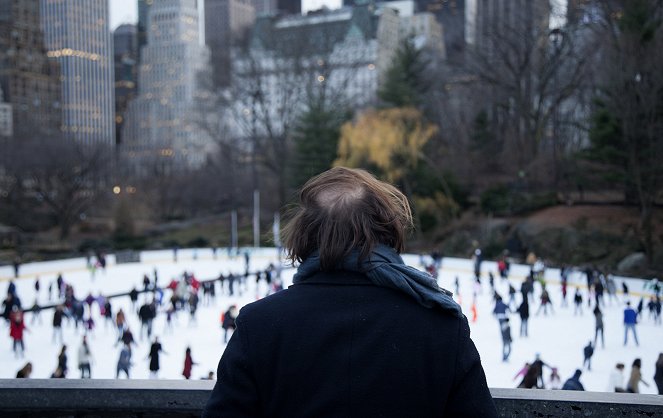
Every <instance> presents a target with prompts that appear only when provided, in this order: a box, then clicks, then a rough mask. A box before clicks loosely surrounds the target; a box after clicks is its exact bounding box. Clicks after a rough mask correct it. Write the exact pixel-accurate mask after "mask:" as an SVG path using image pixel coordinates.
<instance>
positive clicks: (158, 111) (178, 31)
mask: <svg viewBox="0 0 663 418" xmlns="http://www.w3.org/2000/svg"><path fill="white" fill-rule="evenodd" d="M198 16H199V14H198V2H197V1H196V0H158V1H155V2H154V3H153V4H152V6H151V7H150V10H149V18H148V21H149V29H148V32H147V45H145V46H144V47H143V49H142V52H141V62H140V67H139V70H138V96H137V97H136V99H134V100H133V101H132V102H131V103H130V104H129V109H128V110H127V120H126V125H125V129H124V133H123V137H124V141H125V144H126V146H127V151H129V155H130V156H134V157H135V160H134V162H135V163H136V164H138V165H145V164H151V163H152V162H154V161H159V163H158V164H159V166H164V167H165V166H168V167H172V168H176V167H197V166H200V165H202V164H203V163H204V162H205V159H206V156H207V154H208V153H209V152H210V150H211V148H212V147H211V145H212V144H211V141H210V140H209V139H208V136H207V135H205V132H204V131H202V130H201V129H200V127H199V125H198V124H197V120H196V118H197V114H198V112H197V111H198V110H199V108H198V107H197V106H198V105H199V100H198V99H199V95H200V94H201V85H202V84H203V83H201V77H203V76H204V75H205V74H206V73H208V62H209V51H208V49H207V48H206V47H205V46H204V45H203V41H202V39H200V30H199V29H200V27H199V21H198Z"/></svg>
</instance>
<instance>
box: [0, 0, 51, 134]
mask: <svg viewBox="0 0 663 418" xmlns="http://www.w3.org/2000/svg"><path fill="white" fill-rule="evenodd" d="M39 10H40V3H39V0H0V90H2V92H3V95H4V101H5V102H6V105H5V108H4V109H5V111H7V109H9V108H11V111H12V115H11V119H12V121H13V129H12V130H13V134H14V135H15V136H19V137H21V138H22V139H27V138H30V137H34V136H52V135H55V134H57V133H58V132H59V131H60V121H61V110H60V80H59V72H58V65H57V63H56V62H55V61H54V60H52V59H49V58H48V57H47V56H46V53H45V48H44V37H43V33H42V31H41V27H40V25H39V21H40V12H39ZM7 106H9V107H7Z"/></svg>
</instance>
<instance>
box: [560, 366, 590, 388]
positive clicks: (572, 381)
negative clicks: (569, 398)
mask: <svg viewBox="0 0 663 418" xmlns="http://www.w3.org/2000/svg"><path fill="white" fill-rule="evenodd" d="M581 374H582V370H580V369H576V372H575V373H574V374H573V377H571V378H569V379H568V380H567V381H566V382H564V386H562V390H585V387H584V386H583V385H582V383H580V375H581Z"/></svg>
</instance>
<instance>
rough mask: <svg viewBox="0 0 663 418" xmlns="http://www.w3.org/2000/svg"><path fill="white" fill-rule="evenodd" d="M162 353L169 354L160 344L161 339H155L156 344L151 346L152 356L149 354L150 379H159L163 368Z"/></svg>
mask: <svg viewBox="0 0 663 418" xmlns="http://www.w3.org/2000/svg"><path fill="white" fill-rule="evenodd" d="M160 353H163V354H168V353H166V351H165V350H164V349H163V346H162V345H161V343H160V342H159V338H158V337H154V342H153V343H152V345H151V346H150V354H148V357H149V359H150V379H156V378H158V377H159V369H160V368H161V365H160V364H159V354H160Z"/></svg>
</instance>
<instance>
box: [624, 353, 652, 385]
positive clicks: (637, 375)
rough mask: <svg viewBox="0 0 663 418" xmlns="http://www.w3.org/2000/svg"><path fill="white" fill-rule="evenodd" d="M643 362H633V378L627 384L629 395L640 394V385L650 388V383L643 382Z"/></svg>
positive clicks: (637, 360) (638, 360)
mask: <svg viewBox="0 0 663 418" xmlns="http://www.w3.org/2000/svg"><path fill="white" fill-rule="evenodd" d="M641 368H642V360H640V359H639V358H637V359H635V360H633V365H632V366H631V377H630V378H629V379H628V383H627V384H626V391H627V392H629V393H640V383H642V384H643V385H645V386H647V387H649V383H647V382H645V381H644V380H642V372H641V371H640V369H641Z"/></svg>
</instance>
